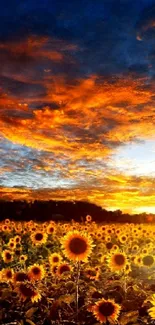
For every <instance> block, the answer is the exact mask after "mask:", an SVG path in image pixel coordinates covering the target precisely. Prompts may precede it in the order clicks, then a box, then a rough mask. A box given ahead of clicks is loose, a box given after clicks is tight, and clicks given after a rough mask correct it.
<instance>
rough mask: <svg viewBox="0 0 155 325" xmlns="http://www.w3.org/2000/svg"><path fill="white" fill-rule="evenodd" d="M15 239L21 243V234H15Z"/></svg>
mask: <svg viewBox="0 0 155 325" xmlns="http://www.w3.org/2000/svg"><path fill="white" fill-rule="evenodd" d="M14 241H15V243H17V244H18V243H20V242H21V236H19V235H17V236H15V238H14Z"/></svg>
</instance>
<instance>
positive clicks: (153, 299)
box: [150, 293, 155, 306]
mask: <svg viewBox="0 0 155 325" xmlns="http://www.w3.org/2000/svg"><path fill="white" fill-rule="evenodd" d="M150 302H151V304H152V305H153V306H155V293H154V294H153V295H152V300H150Z"/></svg>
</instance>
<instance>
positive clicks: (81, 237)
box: [62, 230, 93, 262]
mask: <svg viewBox="0 0 155 325" xmlns="http://www.w3.org/2000/svg"><path fill="white" fill-rule="evenodd" d="M62 248H63V250H64V254H65V256H66V257H67V258H69V259H71V260H73V261H83V262H85V261H87V259H88V257H89V256H90V254H91V252H92V249H93V243H92V239H91V237H90V236H88V235H85V234H81V233H80V232H79V231H76V230H75V231H69V232H68V234H67V235H66V236H65V237H64V238H63V240H62Z"/></svg>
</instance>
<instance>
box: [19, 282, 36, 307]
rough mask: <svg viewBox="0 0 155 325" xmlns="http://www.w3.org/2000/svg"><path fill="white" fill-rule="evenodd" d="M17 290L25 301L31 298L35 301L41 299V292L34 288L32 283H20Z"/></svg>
mask: <svg viewBox="0 0 155 325" xmlns="http://www.w3.org/2000/svg"><path fill="white" fill-rule="evenodd" d="M17 292H18V294H19V296H20V298H21V300H23V301H25V300H26V299H30V300H31V301H32V302H33V303H34V302H38V301H39V300H40V299H41V295H40V293H39V292H38V291H37V290H36V288H34V286H33V285H32V283H20V284H19V285H18V287H17Z"/></svg>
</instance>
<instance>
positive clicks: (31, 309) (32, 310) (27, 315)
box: [25, 307, 38, 319]
mask: <svg viewBox="0 0 155 325" xmlns="http://www.w3.org/2000/svg"><path fill="white" fill-rule="evenodd" d="M37 310H38V308H37V307H31V308H30V309H28V310H27V311H26V313H25V316H26V318H28V319H29V318H31V317H32V316H33V314H34V313H35V312H36V311H37Z"/></svg>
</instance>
